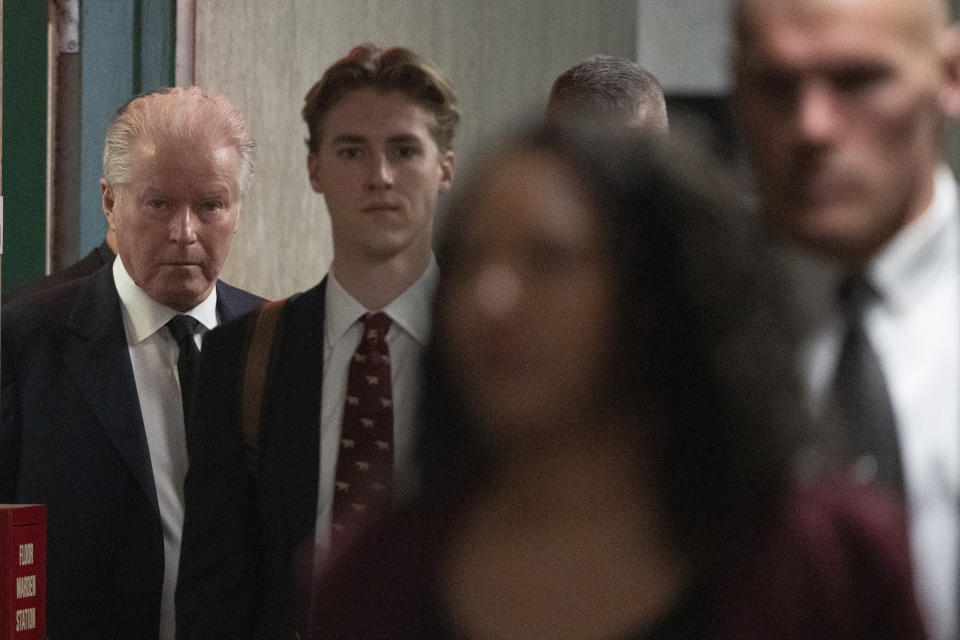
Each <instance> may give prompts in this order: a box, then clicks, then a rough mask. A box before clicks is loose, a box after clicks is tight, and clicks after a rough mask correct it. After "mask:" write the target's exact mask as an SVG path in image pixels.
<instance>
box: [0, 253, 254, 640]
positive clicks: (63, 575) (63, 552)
mask: <svg viewBox="0 0 960 640" xmlns="http://www.w3.org/2000/svg"><path fill="white" fill-rule="evenodd" d="M217 300H218V304H217V310H218V312H219V314H220V317H221V318H222V319H229V318H231V317H234V316H236V315H238V314H240V313H243V312H246V311H248V310H249V309H252V308H253V307H254V306H256V305H257V304H259V302H260V301H261V299H260V298H258V297H257V296H254V295H252V294H249V293H246V292H244V291H240V290H239V289H236V288H234V287H231V286H229V285H227V284H224V283H222V282H218V283H217ZM2 327H3V336H2V338H3V339H2V361H0V362H2V385H3V386H2V393H0V400H2V411H0V502H21V503H23V502H37V503H44V504H46V505H47V516H48V520H47V526H48V531H47V536H48V563H47V567H48V591H47V596H48V600H47V605H48V606H47V630H48V633H49V637H50V638H52V639H57V638H67V637H69V638H91V639H92V638H97V639H103V638H124V639H126V638H130V639H140V638H145V639H146V638H156V637H157V632H158V627H159V610H160V591H161V586H162V582H163V571H164V560H163V536H162V533H161V528H160V513H159V507H158V504H157V496H156V489H155V487H154V483H153V474H152V470H151V466H150V454H149V451H148V449H147V440H146V434H145V432H144V427H143V419H142V416H141V413H140V404H139V400H138V398H137V389H136V384H135V382H134V378H133V368H132V365H131V364H130V357H129V353H128V350H127V342H126V337H125V333H124V328H123V320H122V317H121V305H120V298H119V296H118V294H117V290H116V287H115V286H114V283H113V272H112V268H111V267H109V266H106V267H103V268H102V269H100V270H99V271H98V272H97V273H95V274H94V275H92V276H89V277H86V278H81V279H79V280H74V281H72V282H69V283H66V284H64V285H61V286H59V287H56V288H54V289H49V290H46V291H42V292H39V293H37V294H35V295H33V296H29V297H27V298H23V299H22V300H18V301H16V302H14V303H11V304H10V305H7V306H5V307H4V309H3V316H2Z"/></svg>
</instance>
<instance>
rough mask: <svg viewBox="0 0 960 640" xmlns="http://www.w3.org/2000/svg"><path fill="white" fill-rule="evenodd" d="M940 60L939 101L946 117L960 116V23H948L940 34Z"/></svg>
mask: <svg viewBox="0 0 960 640" xmlns="http://www.w3.org/2000/svg"><path fill="white" fill-rule="evenodd" d="M940 38H941V39H940V60H941V64H942V66H943V76H942V78H941V84H940V92H939V96H938V97H939V101H940V110H941V111H943V113H944V114H945V115H946V116H948V117H957V116H960V25H958V24H953V25H950V27H949V28H947V29H946V30H945V31H944V32H943V33H942V34H941V36H940Z"/></svg>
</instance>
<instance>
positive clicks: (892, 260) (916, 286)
mask: <svg viewBox="0 0 960 640" xmlns="http://www.w3.org/2000/svg"><path fill="white" fill-rule="evenodd" d="M957 207H958V200H957V183H956V181H955V180H954V177H953V174H952V173H951V172H950V169H948V168H947V167H946V166H940V167H939V168H938V169H937V172H936V174H935V176H934V194H933V201H932V202H931V203H930V207H929V208H928V209H927V210H926V211H925V212H924V213H923V214H922V215H921V216H919V217H918V218H917V219H916V220H914V221H912V222H911V223H910V224H909V225H907V227H905V228H904V229H903V230H902V231H901V232H900V233H898V234H897V235H896V236H895V237H894V238H893V239H892V240H891V241H890V242H889V243H888V244H887V246H886V247H884V248H883V249H882V250H881V252H880V253H879V254H878V255H877V257H876V258H874V260H873V261H872V262H871V263H870V265H869V267H868V270H867V273H868V275H869V279H870V282H871V283H872V284H873V286H874V287H875V288H876V289H877V291H878V292H879V293H880V294H881V297H882V298H883V301H884V304H886V305H888V306H889V307H890V308H891V309H893V310H894V311H896V310H897V309H903V308H905V307H908V306H910V305H911V303H912V302H913V301H914V300H916V299H917V298H918V297H919V296H921V295H923V293H924V292H925V290H926V288H927V287H928V286H930V284H931V283H932V282H933V281H934V279H935V278H936V276H937V274H938V273H939V272H940V270H941V269H943V268H945V266H946V265H947V264H948V260H949V258H950V254H951V252H953V251H956V247H955V240H954V239H955V237H956V234H955V233H948V231H949V230H951V229H953V230H956V227H957V225H958V218H957Z"/></svg>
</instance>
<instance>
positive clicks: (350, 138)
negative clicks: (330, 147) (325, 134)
mask: <svg viewBox="0 0 960 640" xmlns="http://www.w3.org/2000/svg"><path fill="white" fill-rule="evenodd" d="M330 142H331V143H332V144H366V142H367V139H366V138H365V137H363V136H356V135H352V134H342V135H339V136H337V137H336V138H334V139H333V140H331V141H330Z"/></svg>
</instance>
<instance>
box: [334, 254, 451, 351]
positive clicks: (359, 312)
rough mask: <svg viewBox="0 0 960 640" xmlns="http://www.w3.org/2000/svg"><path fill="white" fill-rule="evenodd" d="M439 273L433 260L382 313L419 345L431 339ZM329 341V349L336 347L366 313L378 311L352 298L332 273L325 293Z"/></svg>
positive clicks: (431, 257)
mask: <svg viewBox="0 0 960 640" xmlns="http://www.w3.org/2000/svg"><path fill="white" fill-rule="evenodd" d="M439 276H440V270H439V268H438V267H437V260H436V258H435V257H434V256H432V255H431V256H430V263H429V264H428V265H427V268H426V269H425V270H424V272H423V273H422V274H421V275H420V277H419V278H418V279H417V281H416V282H414V283H413V285H412V286H410V287H409V288H408V289H407V290H406V291H404V292H403V293H401V294H400V295H399V296H397V297H396V298H394V299H393V300H392V301H391V302H390V304H388V305H387V306H386V307H384V308H383V309H382V311H383V312H385V313H386V314H387V315H388V316H390V319H391V320H392V321H393V324H394V325H396V326H398V327H400V328H401V329H402V330H403V331H404V332H406V333H407V334H409V335H410V337H412V338H413V339H414V340H416V341H417V342H418V343H420V345H425V344H426V343H427V340H429V338H430V321H431V317H430V316H431V304H430V303H431V300H432V299H433V292H434V291H435V290H436V288H437V280H438V279H439ZM325 304H326V339H327V345H333V344H336V343H337V342H338V341H339V340H340V339H341V338H343V335H344V334H345V333H346V332H347V330H349V329H350V327H351V326H352V325H353V323H354V322H356V321H357V320H358V319H359V318H360V317H361V316H363V315H364V314H365V313H369V312H371V311H378V309H367V308H366V307H364V306H363V305H362V304H360V303H359V302H357V300H356V298H354V297H353V296H351V295H350V294H349V293H348V292H347V290H346V289H344V288H343V285H341V284H340V282H339V281H338V280H337V278H336V276H334V275H333V272H332V271H331V272H330V273H329V274H327V292H326V300H325Z"/></svg>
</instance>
